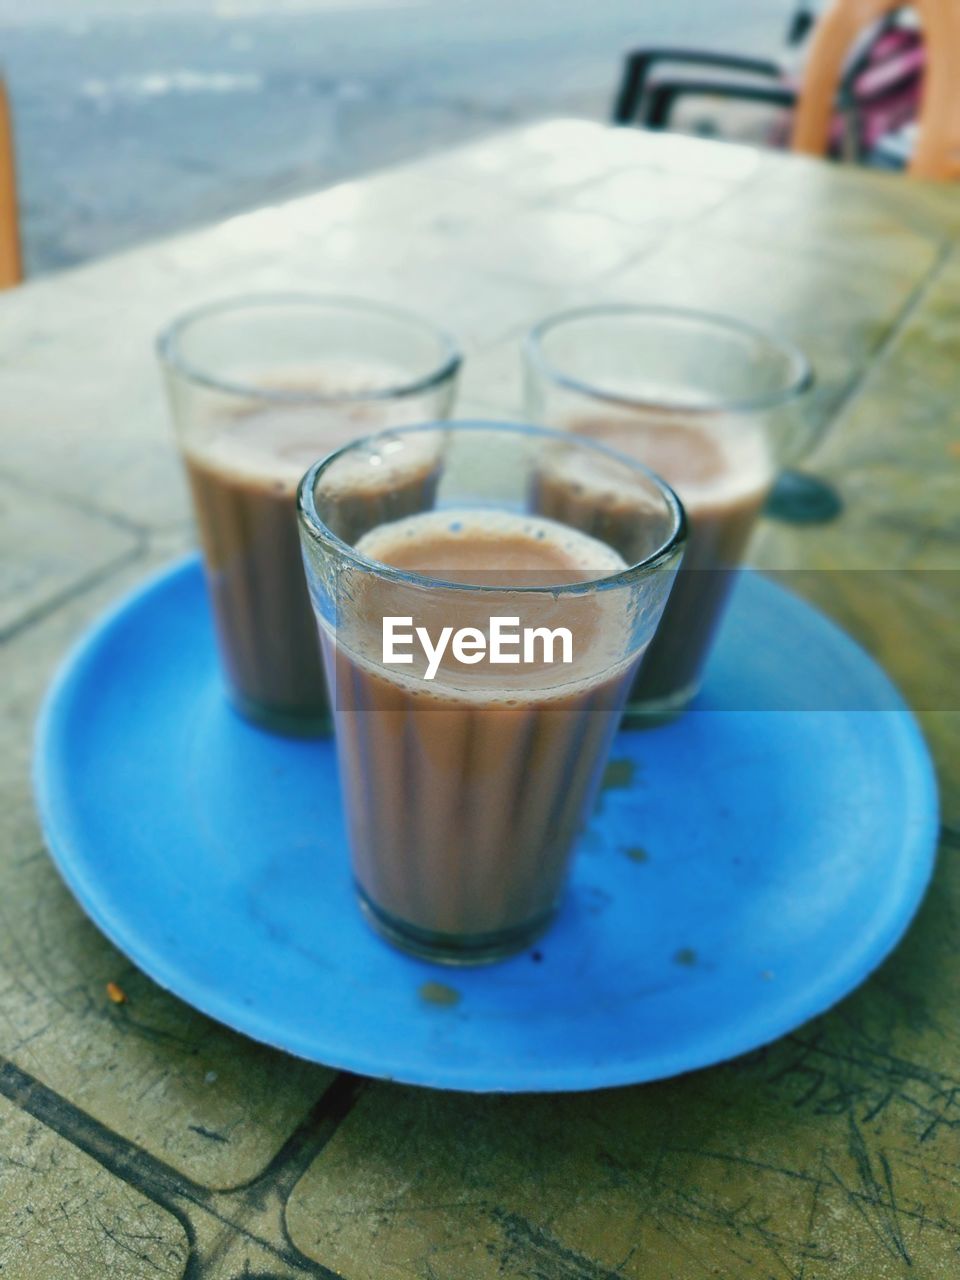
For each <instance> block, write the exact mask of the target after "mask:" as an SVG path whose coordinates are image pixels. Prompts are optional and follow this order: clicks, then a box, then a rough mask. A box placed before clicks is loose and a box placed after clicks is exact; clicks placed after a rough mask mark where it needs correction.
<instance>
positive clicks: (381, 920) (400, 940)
mask: <svg viewBox="0 0 960 1280" xmlns="http://www.w3.org/2000/svg"><path fill="white" fill-rule="evenodd" d="M356 891H357V900H358V901H359V903H360V910H361V911H362V912H363V915H364V918H365V919H366V921H367V923H368V924H369V925H370V926H371V928H372V929H373V930H374V931H375V932H376V933H379V934H380V936H381V937H382V938H385V939H386V941H387V942H389V943H392V945H393V946H395V947H399V949H400V950H401V951H406V952H407V953H408V954H409V955H413V956H418V957H419V958H420V959H421V960H432V961H433V962H434V963H435V964H447V965H461V966H463V965H474V964H490V963H491V962H492V961H494V960H503V959H505V958H506V957H507V956H512V955H515V954H516V953H517V952H518V951H524V950H526V948H527V947H528V946H529V945H530V944H531V943H532V942H535V941H536V939H537V938H539V937H540V935H541V934H542V933H544V932H545V930H546V929H547V927H548V926H549V925H550V923H551V922H552V920H553V918H554V916H555V915H556V908H555V907H554V908H551V910H550V911H548V912H547V913H546V914H545V915H541V916H538V917H537V919H536V920H532V921H528V922H526V923H524V924H522V925H515V926H513V927H512V928H510V929H501V930H498V931H497V932H496V933H468V934H456V933H436V932H434V931H433V930H430V929H418V928H417V927H416V925H411V924H406V923H405V922H404V921H402V920H397V919H396V918H395V917H394V916H391V915H390V914H389V913H388V912H386V911H384V910H383V908H382V907H378V906H377V905H376V903H374V902H373V901H371V899H370V898H368V897H367V895H366V894H365V893H364V891H363V890H362V889H361V888H360V887H359V885H357V886H356Z"/></svg>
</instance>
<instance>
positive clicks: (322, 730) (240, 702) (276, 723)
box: [229, 689, 333, 738]
mask: <svg viewBox="0 0 960 1280" xmlns="http://www.w3.org/2000/svg"><path fill="white" fill-rule="evenodd" d="M229 698H230V703H231V705H232V706H233V709H234V711H236V712H237V713H238V714H239V715H241V716H243V718H244V720H249V721H250V722H251V723H252V724H255V725H256V726H257V728H258V729H267V730H269V731H270V733H281V734H283V735H284V737H287V738H323V737H328V736H329V735H330V734H331V733H332V732H333V717H332V716H331V714H330V712H329V711H327V710H323V711H278V710H276V709H275V708H274V707H267V706H264V705H263V704H262V703H260V702H254V701H253V700H252V699H251V698H246V697H244V695H243V694H242V693H238V692H237V690H236V689H231V690H230V691H229Z"/></svg>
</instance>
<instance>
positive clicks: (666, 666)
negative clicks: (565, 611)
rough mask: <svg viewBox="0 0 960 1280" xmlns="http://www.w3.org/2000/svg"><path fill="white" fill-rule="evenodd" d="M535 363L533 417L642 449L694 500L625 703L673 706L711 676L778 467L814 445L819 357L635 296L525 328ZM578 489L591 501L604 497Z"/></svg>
mask: <svg viewBox="0 0 960 1280" xmlns="http://www.w3.org/2000/svg"><path fill="white" fill-rule="evenodd" d="M524 366H525V377H526V397H525V407H526V413H527V416H528V417H529V418H530V419H531V421H534V422H544V423H547V424H549V425H551V426H554V427H560V428H563V429H565V430H568V431H574V432H577V433H578V434H579V435H582V436H586V437H588V438H590V439H593V440H600V441H602V442H603V443H605V444H607V445H609V446H610V447H611V448H614V449H617V450H620V451H622V452H623V453H626V454H629V455H630V456H631V457H633V458H637V459H638V460H640V461H641V462H644V463H645V464H646V465H647V466H649V467H650V469H651V470H652V471H654V472H656V473H657V474H658V475H662V476H663V477H664V478H665V479H666V480H667V481H668V482H669V483H670V484H671V485H672V486H673V487H674V488H675V489H676V491H677V493H678V494H679V495H680V498H681V500H682V502H683V505H684V509H685V511H686V514H687V519H688V522H689V532H688V538H687V547H686V551H685V553H684V558H683V567H682V569H681V571H680V573H679V574H678V576H677V580H676V582H675V584H674V588H673V592H672V594H671V597H670V600H669V602H668V604H667V607H666V610H665V612H664V615H663V620H662V622H661V624H660V628H659V630H658V632H657V635H656V636H655V638H654V640H653V642H652V643H651V645H650V647H649V649H648V650H647V653H646V655H645V657H644V660H643V663H642V665H641V667H640V671H639V674H638V676H637V680H636V683H635V685H634V687H633V689H632V690H631V694H630V699H629V702H628V715H629V716H630V718H631V719H635V720H637V721H639V722H643V721H651V722H656V721H659V720H662V719H666V718H669V717H671V716H673V715H676V714H678V713H679V712H681V711H682V710H683V709H684V708H685V707H686V706H687V705H688V704H689V703H690V701H691V700H692V698H693V697H694V696H695V695H696V693H697V690H698V689H699V687H700V682H701V677H702V672H703V667H704V663H705V661H706V659H707V656H708V654H709V651H710V646H711V643H712V640H713V637H714V634H715V631H716V628H717V625H718V623H719V621H720V619H721V617H722V614H723V610H724V607H725V604H726V601H727V597H728V595H729V593H730V589H731V587H732V585H733V581H734V578H735V574H736V570H737V566H738V565H739V564H740V561H741V559H742V557H743V553H744V549H745V547H746V544H747V541H748V539H749V537H750V534H751V531H752V529H753V526H754V523H755V521H756V518H757V516H758V514H759V513H760V510H761V508H762V507H763V505H764V502H765V500H766V497H767V493H768V491H769V489H770V487H771V485H772V483H773V481H774V479H775V477H776V475H777V471H778V469H779V468H780V466H781V465H782V464H783V463H784V462H785V461H787V460H790V461H792V460H795V459H796V458H797V457H799V456H800V454H801V453H802V452H803V451H804V449H805V448H806V447H807V445H808V444H809V443H810V440H811V435H812V433H811V431H810V430H809V428H808V426H807V425H806V424H805V422H804V419H803V418H802V416H801V415H800V414H799V413H798V411H797V409H798V402H799V400H800V397H801V396H802V394H803V393H804V392H805V391H806V390H807V389H808V388H809V387H810V386H811V385H812V381H813V375H812V372H811V370H810V366H809V365H808V363H807V360H806V358H805V357H804V355H803V354H802V352H800V351H799V350H798V349H797V348H796V347H795V346H793V345H792V344H790V343H788V342H784V341H782V340H781V339H779V338H776V337H773V336H770V335H768V334H764V333H761V332H759V331H758V330H756V329H753V328H751V327H750V326H748V325H744V324H741V323H739V322H737V321H734V320H730V319H726V318H724V317H721V316H713V315H707V314H703V313H698V312H692V311H683V310H674V309H672V308H667V307H641V306H630V305H607V306H597V307H588V308H583V309H580V310H576V311H569V312H566V313H563V314H560V315H556V316H552V317H549V318H548V319H546V320H544V321H542V322H541V323H540V324H538V325H537V326H536V327H535V328H534V329H533V330H532V331H531V333H530V334H529V335H528V337H527V340H526V343H525V347H524ZM581 489H582V492H580V493H579V494H578V497H577V501H578V503H580V504H581V505H582V506H583V505H585V506H589V504H590V502H591V501H596V502H598V503H599V502H600V501H601V496H600V495H593V494H591V492H589V491H588V490H587V489H584V488H583V486H581Z"/></svg>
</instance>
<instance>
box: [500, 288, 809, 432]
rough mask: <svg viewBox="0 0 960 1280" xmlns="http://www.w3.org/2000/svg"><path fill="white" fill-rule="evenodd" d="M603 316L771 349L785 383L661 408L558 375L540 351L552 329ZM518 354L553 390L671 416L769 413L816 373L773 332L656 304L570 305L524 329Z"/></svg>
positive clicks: (661, 403)
mask: <svg viewBox="0 0 960 1280" xmlns="http://www.w3.org/2000/svg"><path fill="white" fill-rule="evenodd" d="M603 316H636V317H640V318H641V319H649V320H682V321H686V322H691V321H692V322H694V323H695V324H699V325H701V326H702V327H703V328H704V329H713V330H719V331H721V332H726V333H727V334H739V335H740V336H742V337H749V338H752V339H754V341H758V342H761V343H763V344H764V345H765V346H766V347H768V348H770V349H773V350H775V351H777V352H778V353H779V354H780V355H781V356H784V357H785V358H786V361H787V364H788V368H789V370H790V377H789V379H788V380H787V381H786V382H785V385H784V386H783V387H781V388H779V389H778V390H776V391H771V392H766V393H765V394H763V395H756V396H743V397H737V398H729V399H727V398H724V397H722V396H718V397H716V398H715V399H712V400H710V401H709V403H707V404H704V403H703V401H702V400H701V401H699V402H697V403H694V404H689V403H685V402H684V401H682V400H671V401H670V402H669V404H665V403H664V401H662V400H657V399H646V398H644V397H643V396H632V395H622V394H618V393H617V392H613V391H604V390H603V388H602V387H600V386H597V385H596V384H594V383H590V382H587V381H585V380H583V379H582V378H578V377H575V376H574V375H572V374H567V373H564V372H563V370H562V369H560V368H558V367H557V365H555V364H553V363H552V361H551V360H550V359H549V358H548V356H547V354H546V352H545V351H544V348H543V340H544V338H546V336H547V335H548V334H549V333H550V332H551V331H552V330H554V329H557V328H560V327H561V326H562V325H565V324H568V323H570V322H571V321H576V320H583V319H590V318H599V317H603ZM523 349H524V353H525V355H526V357H527V360H528V362H529V363H530V364H531V365H532V366H533V367H535V368H536V369H537V370H538V371H539V372H540V373H541V374H543V375H545V376H546V377H548V378H549V379H550V380H551V381H552V382H554V383H556V385H557V386H560V387H563V388H564V389H565V390H568V391H574V392H576V393H577V394H579V395H582V396H584V397H586V398H589V399H591V400H602V401H604V402H605V403H606V404H616V405H620V406H622V407H626V408H629V409H644V410H661V411H662V410H664V409H669V410H670V411H671V412H678V413H685V414H692V415H700V416H705V415H707V414H712V413H762V412H764V411H765V410H768V409H775V408H777V407H779V406H780V405H784V404H787V403H789V402H790V401H791V400H795V399H796V398H797V397H798V396H801V395H803V394H804V392H806V391H809V390H810V388H811V387H812V386H813V385H814V383H815V381H816V375H815V374H814V370H813V367H812V365H811V364H810V361H809V360H808V359H807V357H806V355H805V354H804V352H803V351H802V350H801V349H800V347H798V346H797V344H796V343H794V342H791V341H790V340H789V339H788V338H783V337H781V336H780V335H779V334H773V333H767V332H765V331H764V330H763V329H759V328H757V327H756V326H755V325H752V324H749V323H747V321H745V320H739V319H737V318H736V317H734V316H727V315H723V314H721V313H720V312H716V311H704V310H700V309H698V308H694V307H670V306H660V305H656V304H649V305H647V304H644V303H631V302H608V303H594V304H591V305H588V306H582V307H571V308H570V309H569V310H565V311H556V312H553V313H552V314H551V315H548V316H545V317H544V318H543V319H542V320H540V321H538V323H537V324H535V325H534V326H533V328H532V329H530V330H529V331H528V332H527V334H526V336H525V338H524V341H523Z"/></svg>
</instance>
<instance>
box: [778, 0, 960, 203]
mask: <svg viewBox="0 0 960 1280" xmlns="http://www.w3.org/2000/svg"><path fill="white" fill-rule="evenodd" d="M914 5H915V7H916V9H917V12H918V14H919V17H920V24H921V27H922V28H923V35H924V41H925V45H926V69H925V75H924V85H923V95H922V100H921V105H920V118H919V121H918V124H919V129H918V136H917V145H916V148H915V150H914V153H913V156H912V158H911V161H910V172H911V173H912V174H913V175H914V176H915V177H918V178H938V179H941V180H945V179H949V178H960V3H958V0H914ZM904 7H905V6H904V4H903V0H833V2H832V3H831V5H830V6H829V8H828V9H827V10H826V12H825V13H824V14H823V15H822V17H821V18H820V20H819V21H818V23H817V25H816V27H815V28H814V32H813V37H812V40H811V42H810V54H809V59H808V62H807V65H806V69H805V72H804V77H803V84H802V85H801V88H800V99H799V102H798V104H797V112H796V116H795V119H794V126H793V136H792V139H791V141H792V146H793V149H794V151H802V152H806V153H807V154H809V155H820V156H822V155H824V154H826V151H827V146H828V143H829V140H830V127H831V122H832V120H833V117H834V105H835V102H836V97H837V91H838V89H839V86H840V81H841V77H842V75H843V71H844V67H845V65H846V60H847V58H848V56H849V53H850V50H851V48H852V47H853V45H854V44H855V42H856V40H857V38H858V37H859V36H860V35H861V34H862V33H863V32H864V30H865V29H866V28H867V27H869V26H872V25H873V24H874V23H877V22H880V21H881V20H882V19H883V18H885V17H886V16H887V15H888V14H891V13H893V12H894V11H895V10H897V9H903V8H904Z"/></svg>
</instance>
